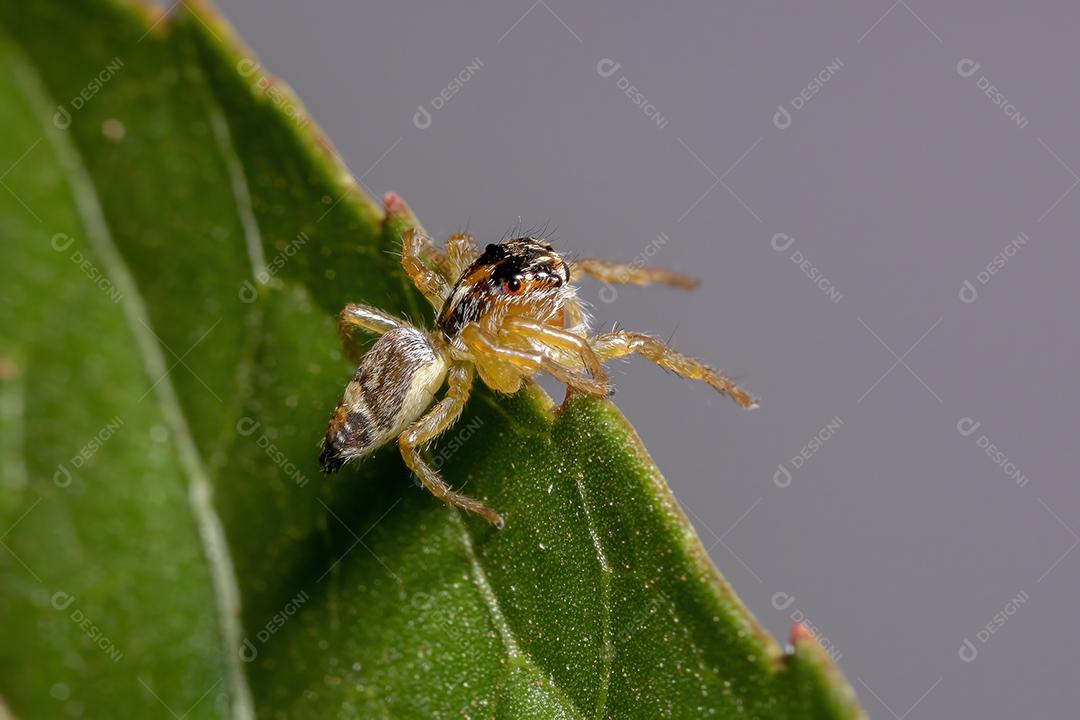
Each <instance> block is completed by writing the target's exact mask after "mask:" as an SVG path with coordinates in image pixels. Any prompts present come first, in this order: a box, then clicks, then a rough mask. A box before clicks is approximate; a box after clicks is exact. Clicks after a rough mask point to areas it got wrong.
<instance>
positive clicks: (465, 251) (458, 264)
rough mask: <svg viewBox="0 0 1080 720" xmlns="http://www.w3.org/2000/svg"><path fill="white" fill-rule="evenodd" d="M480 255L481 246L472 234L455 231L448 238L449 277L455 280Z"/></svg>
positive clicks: (451, 280) (452, 280)
mask: <svg viewBox="0 0 1080 720" xmlns="http://www.w3.org/2000/svg"><path fill="white" fill-rule="evenodd" d="M479 255H480V248H479V247H478V246H477V244H476V240H475V239H474V238H473V236H472V235H470V234H469V233H465V232H459V233H454V234H453V235H451V236H450V237H449V238H447V240H446V259H447V279H448V280H450V282H454V281H455V280H457V279H458V277H459V276H460V275H461V273H463V272H465V268H467V267H469V264H470V263H472V261H473V260H475V259H476V258H477V256H479Z"/></svg>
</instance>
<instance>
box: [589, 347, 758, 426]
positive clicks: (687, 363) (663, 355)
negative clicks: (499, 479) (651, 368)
mask: <svg viewBox="0 0 1080 720" xmlns="http://www.w3.org/2000/svg"><path fill="white" fill-rule="evenodd" d="M591 344H592V347H593V350H594V351H595V352H596V354H597V356H599V357H600V358H601V359H602V360H610V359H612V358H618V357H623V356H625V355H630V354H632V353H638V354H640V355H642V356H643V357H645V358H647V359H649V360H651V361H653V362H654V363H656V364H657V365H659V366H660V367H662V368H664V369H665V370H670V371H671V372H673V373H676V374H678V375H682V376H683V377H685V378H690V379H691V380H701V381H703V382H706V383H708V384H709V385H711V386H713V387H714V388H716V389H717V390H719V391H720V392H722V393H725V394H727V395H728V396H729V397H731V399H732V400H734V401H735V402H737V403H739V405H741V406H742V407H744V408H746V409H748V410H753V409H755V408H757V407H758V403H757V400H755V399H754V398H753V397H751V395H750V394H749V393H748V392H746V391H745V390H743V389H742V388H740V387H739V386H738V385H736V384H735V383H734V382H732V380H731V379H730V378H729V377H727V376H726V375H724V374H723V373H722V372H720V371H719V370H714V369H713V368H711V367H709V366H708V365H706V364H705V363H703V362H701V361H700V360H697V359H695V358H692V357H690V356H688V355H683V354H682V353H680V352H677V351H675V350H672V349H671V348H669V347H668V346H667V345H665V344H664V343H663V342H661V341H659V340H657V339H656V338H654V337H650V336H648V335H644V334H642V333H636V332H627V331H625V330H616V331H615V332H611V333H604V334H603V335H597V336H596V337H594V338H593V339H592V341H591Z"/></svg>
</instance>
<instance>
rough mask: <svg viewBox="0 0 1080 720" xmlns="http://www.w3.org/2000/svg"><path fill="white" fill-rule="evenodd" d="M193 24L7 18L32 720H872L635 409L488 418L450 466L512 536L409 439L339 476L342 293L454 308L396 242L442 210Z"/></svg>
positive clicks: (488, 401) (1, 366)
mask: <svg viewBox="0 0 1080 720" xmlns="http://www.w3.org/2000/svg"><path fill="white" fill-rule="evenodd" d="M180 5H181V9H180V11H179V12H178V13H177V15H176V16H175V17H173V18H168V19H163V18H160V17H158V16H156V15H155V14H154V13H153V12H152V11H151V10H148V9H146V8H145V7H144V6H141V5H136V6H133V5H129V4H125V3H120V2H117V1H116V0H83V1H81V2H61V1H60V0H35V2H32V3H26V2H17V1H16V0H3V2H2V3H0V22H2V24H3V31H2V32H0V55H2V56H3V61H2V62H0V123H2V127H3V129H4V132H3V133H2V135H0V159H2V162H0V164H2V165H3V167H2V168H0V170H3V171H4V172H3V175H2V176H0V183H2V187H0V288H2V293H3V295H2V302H0V327H2V328H3V333H2V334H0V541H2V546H0V623H2V627H3V628H4V642H3V643H2V644H0V696H2V697H3V699H4V704H6V705H7V707H8V708H9V711H10V713H11V714H13V715H15V716H17V717H20V718H31V717H64V716H69V715H70V716H79V715H84V716H88V717H91V716H92V717H100V716H108V717H150V716H167V713H166V710H165V708H168V709H169V710H171V711H172V713H173V714H175V715H176V716H182V717H186V718H201V717H225V716H232V717H251V716H253V715H258V716H260V717H282V718H284V717H289V718H305V717H355V718H371V717H392V718H438V717H442V718H461V717H474V718H490V717H496V718H556V717H561V718H579V717H589V718H593V717H595V718H603V717H610V718H632V717H641V718H655V717H687V718H700V717H745V718H754V717H757V718H764V717H769V718H777V717H778V718H854V717H862V714H861V711H860V710H859V708H858V706H857V704H856V701H855V699H854V694H853V693H852V692H851V690H850V688H849V686H848V685H847V683H846V682H845V681H844V679H843V678H842V677H841V676H840V675H839V673H838V671H837V670H836V669H835V667H834V666H833V665H832V663H831V662H830V660H829V658H828V656H827V655H826V653H825V651H824V650H823V649H822V648H821V647H820V646H819V645H818V644H817V643H816V642H815V641H814V640H813V639H812V638H811V637H809V635H808V634H807V633H806V632H797V633H796V637H795V638H794V651H793V652H792V653H790V654H785V653H783V652H782V651H781V649H780V648H779V647H778V646H777V644H776V643H775V642H774V641H773V640H772V639H771V638H770V637H768V636H767V635H766V634H765V633H764V632H763V631H762V630H761V629H760V627H759V626H758V625H757V623H756V622H755V621H754V619H753V618H752V617H750V615H749V614H748V613H747V611H746V609H745V608H744V607H743V606H742V604H741V603H740V602H739V600H738V599H737V598H736V597H735V595H734V594H733V593H732V591H731V590H730V588H729V587H728V586H727V584H726V583H725V582H724V581H723V580H722V579H721V578H720V576H719V574H718V573H717V571H716V569H715V567H714V566H713V565H712V564H711V563H710V561H709V559H708V557H707V555H706V553H705V551H704V550H703V548H702V546H701V543H700V542H699V540H698V538H697V536H696V535H695V534H694V532H693V530H692V529H691V527H690V525H689V523H688V522H687V520H686V518H685V517H684V516H683V514H682V512H681V511H680V509H679V507H678V505H677V504H676V502H675V500H674V499H673V498H672V496H671V495H670V492H669V490H668V488H667V486H666V484H665V483H664V480H663V478H662V477H661V476H660V474H659V472H658V471H657V470H656V468H655V467H654V466H653V464H652V462H651V461H650V459H649V458H648V456H647V454H646V452H645V450H644V448H643V447H642V445H641V443H640V441H639V440H638V438H637V436H636V435H635V433H634V431H633V429H632V428H631V427H630V426H629V425H628V424H627V423H626V421H625V420H624V419H623V417H622V416H621V415H620V414H619V412H618V410H617V409H616V408H615V407H614V406H613V405H612V404H611V403H609V402H606V401H597V400H577V401H575V402H573V403H571V404H570V405H569V406H568V407H567V408H566V409H565V410H564V411H563V412H561V413H556V412H555V408H554V407H553V405H552V403H551V401H550V400H549V399H548V398H547V396H546V395H544V394H543V393H542V392H541V391H539V390H536V389H531V390H527V391H524V392H522V393H519V394H518V395H516V396H513V397H508V398H504V397H496V396H495V395H494V394H492V393H488V392H485V391H481V392H478V393H477V394H476V395H475V396H474V399H473V400H472V401H471V403H470V406H469V408H468V411H467V413H466V415H465V416H464V417H463V419H462V420H461V421H460V423H459V424H458V425H457V426H455V427H454V428H453V429H452V430H451V431H450V432H449V433H448V434H447V435H446V436H445V437H444V438H443V439H442V440H441V441H440V443H439V444H438V445H436V446H435V448H433V453H434V454H435V457H436V458H437V462H439V463H440V464H441V465H442V469H443V472H444V474H445V475H446V476H447V478H448V479H449V480H450V481H451V483H452V484H454V485H455V486H458V487H464V488H466V489H467V491H468V492H469V493H470V494H472V495H475V496H477V497H480V498H483V499H485V500H486V501H487V502H489V503H490V504H491V505H492V506H494V507H496V508H498V509H500V510H501V511H503V512H504V513H505V515H506V518H507V527H506V529H505V530H503V531H501V532H499V531H496V530H493V529H492V528H490V527H488V526H487V525H486V524H485V523H483V522H482V521H480V520H478V519H476V518H473V517H465V516H462V515H461V514H460V513H458V512H456V511H454V510H451V509H449V508H447V507H446V506H444V505H442V504H440V503H439V502H438V501H436V500H435V499H434V498H433V497H431V496H430V495H428V494H427V493H426V492H425V491H423V490H421V489H419V488H417V487H416V486H415V485H414V484H413V483H412V482H411V481H410V477H409V473H408V472H407V471H406V469H405V468H404V466H403V465H402V463H401V460H400V458H399V457H398V456H397V453H396V449H395V448H392V447H391V448H388V449H385V450H383V451H381V452H379V453H377V454H376V455H375V456H374V457H372V458H371V459H369V460H367V461H365V462H363V463H361V464H359V465H357V466H356V467H350V468H349V469H347V470H346V471H345V472H343V473H342V474H341V475H338V476H330V477H327V476H323V475H322V474H321V473H320V472H319V471H318V467H317V464H316V457H317V455H318V447H317V446H318V442H319V439H320V438H321V435H322V433H323V431H324V429H325V425H326V420H327V417H328V414H329V411H330V410H331V409H332V408H333V406H334V405H335V403H336V402H337V400H338V398H339V397H340V393H341V391H342V388H343V386H344V384H345V383H346V381H347V380H348V378H349V376H350V372H351V368H350V367H349V365H348V363H347V362H346V360H345V359H344V357H343V355H342V352H341V349H340V347H339V343H338V340H337V336H336V332H335V327H334V317H335V315H336V313H337V311H338V310H339V309H340V307H341V306H342V305H343V304H345V303H346V302H357V301H362V302H367V303H370V304H373V305H376V306H379V307H382V308H385V309H386V310H389V311H392V312H395V313H398V314H402V315H405V316H407V317H409V318H411V319H412V320H413V321H416V322H419V323H430V321H431V317H430V315H431V314H430V312H429V309H428V308H427V307H426V305H425V304H424V303H423V302H422V301H421V299H420V298H419V297H418V296H417V294H416V293H415V292H414V291H413V289H412V288H411V286H410V285H409V283H408V282H407V280H406V278H405V277H404V275H403V273H402V272H401V270H400V268H399V267H398V265H397V263H396V258H395V256H394V253H395V252H396V250H397V248H398V239H397V238H398V237H399V233H400V231H401V229H402V228H403V227H404V226H405V224H406V223H408V222H412V218H411V216H410V215H409V213H408V212H407V211H406V210H404V209H402V210H401V212H400V213H399V214H398V215H397V216H392V217H388V218H387V217H384V214H383V212H382V210H380V208H378V207H377V206H376V205H375V204H374V203H373V202H372V201H371V200H370V199H369V198H368V197H367V196H366V195H365V194H364V193H363V192H362V191H361V190H360V189H359V188H358V187H357V185H356V184H355V183H354V181H353V180H352V179H351V177H350V175H349V173H348V172H347V171H346V169H345V168H344V166H343V164H342V163H341V162H340V161H339V160H338V159H337V157H336V156H335V154H334V152H333V150H332V149H331V147H330V145H329V143H328V142H327V141H326V140H325V139H324V138H323V137H322V136H321V135H320V134H319V133H318V131H317V130H316V128H315V127H314V125H313V123H312V122H311V121H310V120H309V119H308V118H307V115H306V114H305V111H304V109H303V108H302V106H301V105H300V103H299V102H298V101H297V100H296V98H295V97H294V96H293V94H292V93H291V92H290V91H289V90H288V89H287V88H285V87H284V86H282V85H281V84H280V83H279V82H278V81H276V80H275V79H273V78H272V77H271V76H270V75H268V74H267V72H266V70H265V69H264V68H262V66H261V65H259V64H258V62H257V60H256V59H255V58H254V56H253V55H252V54H251V53H250V52H249V51H248V50H246V49H245V48H243V47H242V46H241V45H240V44H239V43H238V41H237V40H236V39H235V38H234V36H233V33H232V31H231V29H230V28H229V27H228V26H227V25H226V24H225V23H224V22H223V21H222V20H221V19H220V18H219V17H217V16H216V15H215V14H214V13H213V12H212V11H211V10H209V9H208V8H206V7H204V6H202V5H201V4H198V3H190V2H189V3H187V4H184V3H181V4H180ZM402 207H403V206H402ZM163 706H164V707H163ZM3 715H4V711H3V707H2V706H0V716H3Z"/></svg>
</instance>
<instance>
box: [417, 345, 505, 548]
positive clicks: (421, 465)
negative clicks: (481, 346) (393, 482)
mask: <svg viewBox="0 0 1080 720" xmlns="http://www.w3.org/2000/svg"><path fill="white" fill-rule="evenodd" d="M472 382H473V370H472V366H471V365H467V364H460V365H454V366H453V367H452V368H451V369H450V373H449V378H448V387H447V390H446V397H444V398H443V399H442V400H440V401H439V402H438V403H436V404H435V407H433V408H431V410H430V411H429V412H428V414H427V415H424V416H423V417H422V418H420V419H419V420H417V421H416V422H414V423H413V424H412V425H411V426H409V428H408V429H406V430H405V432H403V433H401V435H400V436H399V437H398V446H399V447H400V448H401V457H402V458H404V460H405V464H406V465H408V466H409V469H410V470H412V471H413V472H414V473H416V476H417V477H418V478H419V479H420V482H421V483H422V484H423V486H424V487H425V488H427V490H428V491H429V492H430V493H431V494H432V495H434V496H435V497H437V498H439V499H440V500H442V501H443V502H444V503H447V504H448V505H453V506H454V507H459V508H461V509H462V510H467V511H469V512H471V513H476V514H477V515H479V516H480V517H482V518H484V519H485V520H487V521H488V522H489V523H491V524H492V525H494V526H495V527H497V528H500V529H501V528H502V526H503V518H502V515H500V514H499V513H497V512H495V511H494V510H492V509H491V508H489V507H488V506H487V505H485V504H484V503H482V502H480V501H479V500H476V499H474V498H471V497H469V496H467V495H463V494H462V493H459V492H457V491H456V490H454V489H452V488H451V487H450V486H449V485H447V484H446V481H445V480H443V479H442V476H441V475H439V472H438V470H436V469H435V468H433V467H432V466H431V465H430V464H429V463H428V462H427V460H425V459H424V457H423V454H422V450H423V448H424V446H425V445H427V444H428V443H429V442H431V441H432V440H434V439H435V438H436V437H438V436H439V435H440V434H442V433H443V432H444V431H445V430H446V429H447V428H449V427H450V426H451V425H453V424H454V423H456V422H457V420H458V418H459V417H461V411H462V409H463V408H464V407H465V402H466V401H467V400H468V399H469V392H470V390H471V388H472Z"/></svg>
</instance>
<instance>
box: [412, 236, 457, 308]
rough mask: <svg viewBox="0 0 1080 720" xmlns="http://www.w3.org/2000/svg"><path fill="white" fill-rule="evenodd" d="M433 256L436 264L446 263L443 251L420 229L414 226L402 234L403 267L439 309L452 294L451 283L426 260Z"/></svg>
mask: <svg viewBox="0 0 1080 720" xmlns="http://www.w3.org/2000/svg"><path fill="white" fill-rule="evenodd" d="M433 257H435V258H436V260H437V262H435V263H434V264H436V265H442V264H444V263H445V259H444V258H443V257H442V253H440V252H439V251H438V250H437V249H436V248H435V246H434V245H432V244H431V238H429V237H428V236H427V235H425V234H424V233H422V232H421V231H420V230H417V229H416V228H414V227H412V228H409V229H408V230H406V231H405V233H404V234H403V235H402V236H401V267H403V268H404V269H405V272H406V274H408V276H409V279H410V280H412V283H413V285H415V286H416V289H417V290H419V291H420V292H421V293H422V294H423V295H424V297H426V298H427V300H428V302H429V303H431V304H432V306H434V308H435V309H436V310H439V309H440V308H441V307H442V306H443V302H444V301H445V300H446V296H447V295H449V294H450V285H449V284H448V283H447V282H446V278H445V277H443V276H442V275H441V274H440V273H439V272H437V271H435V270H432V269H431V268H429V267H428V266H427V263H426V262H425V261H430V260H431V258H433Z"/></svg>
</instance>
